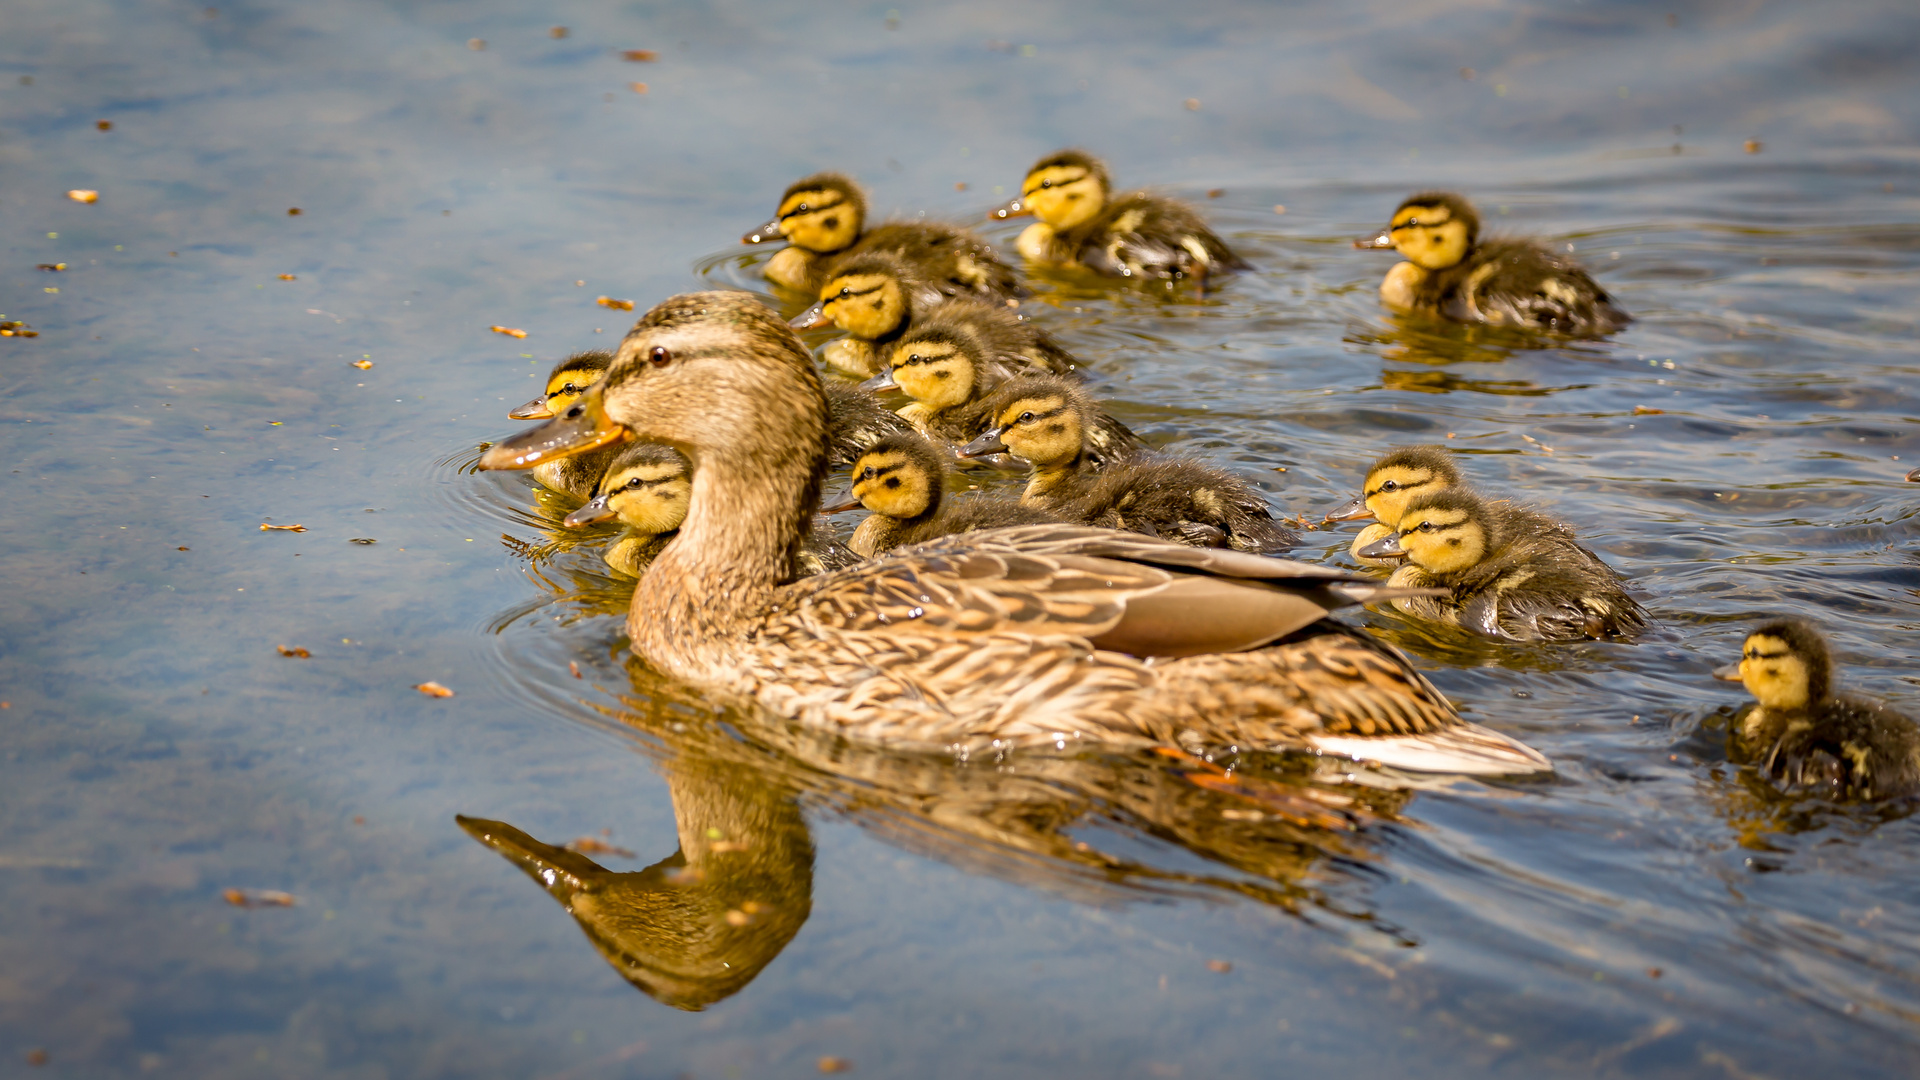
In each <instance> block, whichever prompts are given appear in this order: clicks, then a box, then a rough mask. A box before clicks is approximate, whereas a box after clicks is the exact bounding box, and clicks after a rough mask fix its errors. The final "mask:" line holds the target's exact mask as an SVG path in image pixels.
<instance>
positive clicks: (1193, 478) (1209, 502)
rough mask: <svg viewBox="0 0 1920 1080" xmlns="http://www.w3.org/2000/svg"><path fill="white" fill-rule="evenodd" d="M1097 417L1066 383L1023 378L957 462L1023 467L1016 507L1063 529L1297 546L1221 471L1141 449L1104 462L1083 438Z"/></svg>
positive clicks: (1262, 548) (999, 397)
mask: <svg viewBox="0 0 1920 1080" xmlns="http://www.w3.org/2000/svg"><path fill="white" fill-rule="evenodd" d="M1094 416H1095V409H1094V406H1093V403H1092V402H1090V401H1088V400H1087V397H1086V395H1085V394H1084V393H1082V392H1081V391H1080V389H1079V388H1078V387H1076V386H1074V385H1073V384H1072V383H1069V382H1067V381H1066V380H1065V379H1061V378H1059V377H1057V376H1052V375H1030V376H1027V377H1026V378H1022V379H1017V380H1015V381H1013V382H1010V383H1008V384H1007V385H1005V386H1003V387H1001V388H1000V390H999V392H998V393H996V394H995V395H994V397H993V401H992V412H991V419H990V420H989V422H990V423H992V424H993V427H992V428H991V429H990V430H988V431H987V433H986V434H984V435H981V436H980V437H979V438H977V439H975V440H973V441H972V442H970V443H968V444H967V445H966V446H964V447H962V448H961V449H960V455H961V456H962V457H974V456H978V455H980V454H997V453H1000V452H1002V451H1005V452H1007V453H1011V454H1012V455H1013V456H1014V457H1017V458H1019V459H1020V460H1022V461H1025V462H1027V463H1028V464H1029V465H1031V466H1032V467H1033V475H1032V477H1031V478H1030V479H1029V480H1028V481H1027V490H1026V492H1025V493H1024V494H1022V495H1021V497H1020V501H1021V502H1022V503H1025V504H1026V505H1028V506H1036V507H1039V508H1041V509H1043V510H1049V511H1052V512H1053V513H1056V514H1059V515H1060V516H1061V517H1064V518H1066V519H1068V520H1070V521H1081V522H1085V523H1086V524H1089V525H1099V526H1102V527H1104V528H1109V529H1124V530H1127V531H1130V532H1137V533H1143V534H1145V535H1147V536H1166V537H1168V538H1170V539H1174V540H1178V541H1180V542H1182V543H1186V544H1191V545H1193V546H1195V547H1230V548H1233V549H1234V550H1236V551H1252V552H1259V553H1261V554H1271V553H1273V552H1277V551H1285V550H1286V549H1288V548H1290V547H1293V546H1295V545H1297V544H1298V543H1299V542H1300V538H1299V537H1298V536H1296V535H1294V534H1293V533H1292V532H1291V531H1289V530H1287V529H1285V528H1282V527H1281V526H1280V525H1279V524H1278V523H1276V522H1275V521H1274V520H1273V514H1272V512H1271V511H1269V510H1268V509H1267V504H1266V501H1265V500H1263V499H1261V498H1260V496H1259V495H1258V494H1256V493H1255V492H1254V490H1253V489H1252V488H1251V487H1249V486H1248V485H1247V483H1246V482H1245V481H1243V480H1241V479H1240V478H1238V477H1236V476H1233V475H1231V474H1229V473H1227V472H1224V471H1222V470H1220V469H1215V468H1213V467H1211V466H1208V465H1203V464H1201V463H1200V462H1197V461H1189V460H1185V459H1182V458H1174V457H1166V456H1164V455H1158V454H1152V455H1149V454H1147V453H1145V452H1144V451H1143V452H1142V453H1140V454H1138V455H1135V456H1134V457H1132V458H1129V459H1124V460H1120V461H1104V460H1102V459H1101V458H1100V457H1099V455H1098V454H1096V453H1095V452H1094V450H1093V448H1092V445H1091V443H1090V441H1089V440H1088V439H1087V437H1086V432H1087V431H1088V430H1089V429H1090V428H1091V427H1093V426H1094V425H1093V423H1092V421H1093V417H1094Z"/></svg>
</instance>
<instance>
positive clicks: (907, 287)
mask: <svg viewBox="0 0 1920 1080" xmlns="http://www.w3.org/2000/svg"><path fill="white" fill-rule="evenodd" d="M922 319H927V320H934V319H937V320H940V321H943V322H946V321H964V322H965V323H966V324H967V325H968V326H969V327H971V328H973V329H974V331H975V332H976V333H978V334H979V335H980V336H981V337H982V339H983V340H985V341H986V342H987V343H988V346H989V347H990V348H991V349H993V350H994V352H995V353H996V354H997V355H1001V356H1006V357H1009V358H1014V357H1017V358H1019V359H1020V360H1023V361H1025V362H1026V363H1027V364H1029V365H1031V366H1033V367H1037V368H1040V369H1043V370H1047V371H1056V372H1060V373H1062V374H1065V373H1066V372H1069V371H1072V370H1073V368H1074V359H1073V354H1071V353H1069V352H1067V350H1065V349H1063V348H1061V347H1060V346H1059V345H1058V344H1056V343H1055V342H1054V340H1053V338H1051V337H1049V336H1048V335H1047V332H1046V331H1044V330H1042V329H1040V328H1039V327H1037V326H1035V325H1033V324H1032V323H1030V322H1028V321H1027V320H1025V319H1022V318H1021V317H1020V316H1018V315H1016V314H1014V313H1013V311H1012V310H1011V309H1009V308H1007V307H1005V306H1004V305H1003V306H1000V307H993V306H989V305H986V304H979V303H974V302H972V301H967V300H949V299H948V298H947V297H946V296H945V295H944V294H942V293H941V292H940V290H939V289H938V288H937V287H935V286H934V285H933V284H932V283H931V282H929V281H928V280H927V279H926V278H923V277H921V276H920V275H919V274H917V273H915V272H914V270H913V268H912V267H911V266H909V265H908V264H907V263H904V262H902V261H901V260H899V259H896V258H894V257H893V256H891V255H883V254H871V255H856V256H853V257H851V258H847V259H843V260H841V261H839V262H836V263H835V264H834V267H833V273H832V275H831V277H830V278H829V279H828V281H827V283H826V284H825V285H823V286H821V287H820V302H819V303H817V304H815V305H813V306H812V307H810V308H808V309H807V310H806V311H804V312H802V313H801V314H800V315H799V316H798V317H796V318H795V319H794V320H793V323H792V324H791V325H792V326H793V327H794V328H795V329H799V330H808V329H812V328H814V327H820V326H828V325H834V326H838V327H839V328H840V329H842V330H845V331H846V332H847V334H848V335H849V336H848V337H847V338H846V339H844V340H841V341H836V342H834V343H833V344H832V345H829V346H828V347H827V348H826V350H825V351H824V352H823V353H822V354H821V358H822V359H824V360H825V361H826V362H827V364H828V365H829V366H831V367H836V368H839V369H840V370H842V371H845V372H848V373H850V374H854V375H859V376H861V377H863V378H864V377H867V376H871V375H874V374H876V373H877V372H878V371H879V369H880V361H881V359H882V357H883V355H884V354H885V352H886V349H887V347H888V346H889V345H890V344H891V343H893V342H895V341H897V340H899V338H900V336H901V335H902V334H905V333H907V332H909V331H910V330H911V329H912V328H913V327H914V326H916V325H918V324H919V322H920V320H922Z"/></svg>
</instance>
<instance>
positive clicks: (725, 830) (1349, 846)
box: [459, 661, 1409, 1009]
mask: <svg viewBox="0 0 1920 1080" xmlns="http://www.w3.org/2000/svg"><path fill="white" fill-rule="evenodd" d="M628 669H629V674H630V675H631V677H632V679H633V687H632V693H631V695H622V706H621V707H617V708H602V709H601V711H602V712H603V713H604V714H605V716H606V717H607V718H608V719H610V720H614V721H617V722H618V723H620V724H621V725H623V726H627V727H629V728H632V729H635V730H637V731H639V732H641V733H643V736H644V738H643V741H642V745H643V747H644V748H645V749H646V750H647V752H648V753H649V754H650V756H653V757H655V758H656V760H657V762H658V765H659V768H660V770H661V771H662V773H664V775H665V777H666V780H667V785H668V789H669V791H670V793H671V796H672V800H673V807H674V813H675V816H676V820H677V823H678V830H679V844H680V846H679V850H678V851H676V852H674V854H673V855H671V856H670V857H668V858H666V859H663V860H661V861H660V862H657V863H655V864H654V865H652V866H650V867H648V868H647V869H645V870H641V871H637V872H631V873H615V872H613V871H609V870H607V869H605V868H603V867H601V866H599V865H598V864H596V863H595V862H593V861H592V860H591V859H588V858H587V857H585V856H584V855H581V854H578V853H576V852H573V851H568V850H567V849H565V848H563V847H556V846H554V845H551V844H546V843H542V842H541V841H539V840H536V839H534V838H533V837H531V836H528V835H527V834H525V833H523V832H521V831H520V830H518V829H516V828H514V827H512V826H511V825H507V824H505V823H502V822H497V821H484V820H480V819H476V818H465V817H463V818H460V819H459V820H460V824H461V827H462V828H464V829H466V830H467V832H468V833H469V834H471V835H472V836H473V837H474V838H475V839H477V840H479V841H480V842H481V843H483V844H486V845H487V846H488V847H491V848H492V849H494V850H495V851H497V852H499V853H500V854H501V855H502V856H504V857H505V858H507V859H508V860H509V861H511V862H513V863H514V864H516V865H518V866H519V867H520V868H521V869H522V870H524V871H525V872H526V873H527V875H528V876H529V877H531V878H533V879H534V880H535V881H536V882H538V883H540V885H541V886H542V887H543V888H545V889H546V890H547V891H548V893H549V894H550V895H552V896H553V897H554V899H556V900H558V901H559V902H560V904H561V906H562V907H564V908H566V910H567V911H568V913H569V914H571V915H572V916H573V917H574V919H575V920H576V921H577V922H579V924H580V927H581V929H582V930H583V931H585V933H586V935H587V937H588V938H589V939H590V940H591V941H592V942H593V943H594V946H595V947H596V948H597V949H599V950H600V953H601V955H602V956H603V957H605V958H606V960H607V962H608V963H610V964H612V965H613V966H614V968H615V970H617V971H619V972H620V974H621V975H622V976H623V977H625V978H626V979H628V980H629V981H630V982H632V983H633V984H634V985H635V986H637V987H639V988H640V989H641V990H643V991H645V992H646V993H647V994H649V995H651V996H653V997H654V998H656V999H658V1000H660V1001H662V1002H664V1003H666V1004H669V1005H673V1006H675V1007H677V1008H683V1009H699V1008H703V1007H705V1006H706V1005H709V1004H711V1003H713V1002H715V1001H718V1000H720V999H722V998H724V997H727V996H728V995H730V994H733V993H735V992H737V991H739V990H740V989H741V988H742V987H744V986H745V985H746V984H747V983H748V982H750V981H751V980H752V979H753V978H754V977H755V976H756V975H757V974H758V973H759V972H760V971H761V970H762V969H764V968H765V967H766V966H767V964H769V963H770V962H772V960H773V959H774V957H775V956H777V955H778V954H779V953H780V951H781V950H782V949H783V948H785V947H786V944H787V942H789V941H791V940H792V939H793V936H794V935H795V934H796V933H797V932H798V931H799V929H800V925H801V923H803V922H804V921H805V920H806V918H807V916H808V913H809V911H810V910H811V903H812V901H811V898H812V883H813V845H812V841H811V840H810V838H809V834H808V829H807V823H806V820H805V818H804V817H803V815H802V813H801V810H800V805H801V803H802V801H804V802H805V803H806V805H807V806H808V807H809V808H818V809H821V810H825V811H826V812H830V813H836V814H839V815H841V816H843V817H846V818H848V819H850V820H853V821H855V822H857V823H859V824H860V825H862V826H863V827H865V828H867V829H869V830H871V831H873V832H874V833H876V834H878V835H881V836H883V837H885V838H886V839H887V840H888V841H889V842H891V843H894V844H897V845H899V846H901V847H903V848H906V849H909V850H912V851H915V852H917V853H920V854H924V855H928V856H931V857H934V858H938V859H941V860H942V861H945V862H947V863H950V864H952V865H954V866H958V867H960V868H962V869H965V870H968V871H970V872H977V873H986V874H991V875H993V876H995V877H999V878H1002V879H1005V880H1009V881H1013V882H1016V883H1019V884H1022V885H1026V886H1029V887H1033V888H1039V889H1043V890H1045V891H1048V892H1051V893H1055V894H1058V895H1063V896H1066V897H1069V898H1072V899H1076V900H1080V901H1082V902H1089V903H1110V902H1113V901H1116V900H1124V899H1127V898H1144V897H1149V896H1160V897H1165V896H1169V895H1173V896H1209V895H1211V896H1214V897H1218V896H1220V895H1222V894H1233V895H1237V896H1241V897H1246V898H1248V899H1251V900H1254V901H1257V902H1260V903H1265V904H1271V905H1273V906H1275V907H1278V908H1281V909H1283V910H1285V911H1288V912H1290V913H1293V914H1295V915H1297V916H1300V917H1302V918H1307V919H1310V920H1315V919H1319V918H1320V917H1322V916H1336V917H1341V918H1355V919H1362V920H1369V923H1370V925H1371V926H1372V927H1373V929H1375V930H1376V931H1381V932H1385V933H1388V934H1394V933H1395V931H1394V930H1393V929H1392V928H1391V927H1385V926H1381V925H1379V924H1378V923H1374V922H1371V916H1370V914H1369V913H1368V912H1366V911H1365V910H1361V909H1359V907H1357V906H1356V905H1355V903H1354V901H1353V900H1352V899H1351V895H1352V890H1343V889H1338V888H1333V887H1332V886H1334V885H1336V884H1337V883H1341V882H1351V881H1352V880H1353V878H1354V877H1355V875H1356V873H1358V874H1362V875H1364V874H1365V870H1364V867H1365V865H1366V864H1367V863H1369V862H1370V861H1371V859H1372V851H1371V848H1372V840H1371V838H1370V836H1369V830H1370V829H1371V828H1373V827H1375V826H1378V825H1380V824H1382V823H1385V822H1389V821H1393V820H1395V819H1396V817H1397V814H1398V811H1399V810H1400V809H1401V808H1402V807H1403V806H1404V805H1405V803H1406V801H1407V799H1408V798H1409V795H1408V793H1406V792H1405V791H1402V790H1395V789H1391V788H1382V787H1373V786H1362V785H1356V784H1352V783H1346V782H1344V776H1345V770H1346V769H1349V768H1351V765H1350V763H1342V762H1336V761H1333V760H1331V759H1315V758H1307V757H1302V756H1297V755H1296V756H1287V757H1267V758H1263V759H1262V760H1260V761H1257V762H1253V761H1248V762H1238V761H1232V760H1231V759H1221V761H1218V762H1212V761H1203V760H1201V759H1198V758H1193V757H1190V756H1188V755H1185V754H1182V753H1179V752H1178V751H1163V752H1161V753H1157V754H1156V753H1134V754H1123V753H1112V752H1094V751H1083V752H1078V753H1075V752H1071V751H1068V752H1059V753H1055V754H1041V753H1032V752H1026V751H1023V752H1021V753H1019V754H1016V755H1013V756H1010V757H1008V758H1006V759H1004V760H1001V761H980V760H975V761H972V762H956V761H955V760H954V759H953V758H951V757H947V756H943V755H935V754H916V753H905V752H900V751H894V750H888V749H886V748H883V747H876V746H871V745H866V744H857V743H851V742H847V741H845V740H841V739H835V738H832V737H829V736H826V735H824V734H822V733H820V732H817V731H813V730H811V729H806V728H802V727H800V726H798V725H794V724H786V723H780V722H770V721H765V720H761V719H756V718H752V717H748V716H744V715H740V714H736V713H732V712H729V711H726V710H724V709H717V708H710V707H708V706H706V705H704V704H702V703H700V702H699V701H698V699H697V698H696V697H694V696H693V695H692V694H691V692H690V691H688V690H686V689H685V688H683V687H679V686H678V685H677V684H673V683H669V682H665V681H663V680H661V679H659V677H658V676H655V675H653V674H652V673H650V672H648V671H646V670H645V669H644V668H642V667H641V666H640V665H639V664H638V663H636V662H631V661H630V662H629V664H628ZM1143 837H1150V838H1152V840H1150V841H1148V842H1147V843H1144V844H1143V843H1142V842H1141V841H1142V838H1143ZM1152 841H1159V842H1161V843H1165V844H1169V845H1173V846H1175V847H1177V848H1179V849H1183V853H1178V854H1176V853H1172V852H1169V854H1168V858H1166V860H1165V861H1166V862H1167V863H1176V864H1180V866H1181V867H1185V868H1175V867H1174V866H1161V865H1155V863H1154V861H1153V859H1154V856H1153V854H1152V852H1153V849H1154V848H1155V847H1156V846H1157V845H1156V844H1154V843H1153V842H1152ZM1115 847H1118V848H1125V849H1126V850H1127V852H1128V853H1127V854H1121V853H1118V852H1116V851H1113V850H1109V848H1115ZM1143 849H1144V850H1145V851H1146V852H1147V853H1146V854H1141V853H1140V852H1141V851H1142V850H1143ZM1184 853H1191V854H1192V855H1198V856H1200V857H1201V858H1202V859H1204V860H1206V861H1207V862H1208V863H1211V864H1213V867H1212V868H1208V869H1203V870H1198V871H1196V870H1193V869H1191V868H1190V867H1191V859H1190V858H1188V857H1186V855H1185V854H1184Z"/></svg>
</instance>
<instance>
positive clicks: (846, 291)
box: [840, 285, 853, 300]
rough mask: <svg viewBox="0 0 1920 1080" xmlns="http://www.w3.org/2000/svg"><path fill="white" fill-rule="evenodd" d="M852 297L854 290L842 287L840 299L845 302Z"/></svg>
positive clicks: (845, 286)
mask: <svg viewBox="0 0 1920 1080" xmlns="http://www.w3.org/2000/svg"><path fill="white" fill-rule="evenodd" d="M852 295H853V289H852V288H851V287H850V286H847V285H842V286H840V299H842V300H845V299H846V298H847V297H849V296H852Z"/></svg>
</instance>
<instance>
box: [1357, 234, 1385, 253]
mask: <svg viewBox="0 0 1920 1080" xmlns="http://www.w3.org/2000/svg"><path fill="white" fill-rule="evenodd" d="M1353 246H1354V247H1357V248H1359V249H1360V250H1362V251H1374V250H1377V249H1379V248H1390V247H1392V246H1393V230H1392V229H1381V230H1380V231H1379V232H1377V233H1375V234H1373V235H1372V236H1362V237H1360V238H1359V239H1357V240H1355V241H1354V242H1353Z"/></svg>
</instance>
